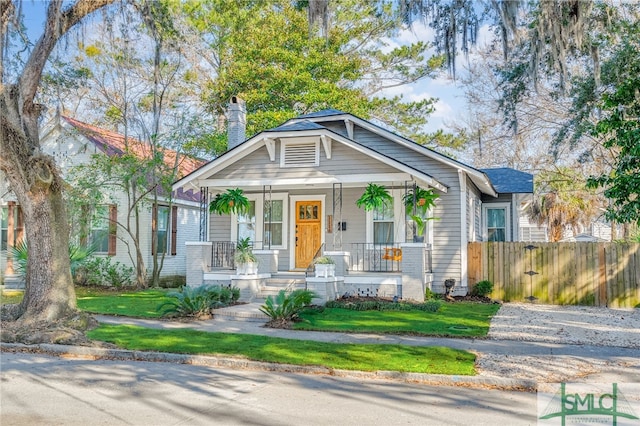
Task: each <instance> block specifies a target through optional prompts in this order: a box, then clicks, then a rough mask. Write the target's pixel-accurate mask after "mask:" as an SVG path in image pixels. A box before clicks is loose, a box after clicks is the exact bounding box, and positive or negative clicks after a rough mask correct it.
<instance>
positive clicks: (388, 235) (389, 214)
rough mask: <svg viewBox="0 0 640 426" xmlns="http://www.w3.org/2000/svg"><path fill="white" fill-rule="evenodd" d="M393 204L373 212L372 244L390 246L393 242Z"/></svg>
mask: <svg viewBox="0 0 640 426" xmlns="http://www.w3.org/2000/svg"><path fill="white" fill-rule="evenodd" d="M393 210H394V209H393V203H389V205H386V206H384V207H382V208H380V209H374V210H373V243H374V244H390V243H393V242H394V235H395V234H394V214H393Z"/></svg>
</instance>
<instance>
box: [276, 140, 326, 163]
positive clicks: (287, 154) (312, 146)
mask: <svg viewBox="0 0 640 426" xmlns="http://www.w3.org/2000/svg"><path fill="white" fill-rule="evenodd" d="M319 148H320V145H319V142H318V141H317V140H316V141H307V142H300V141H295V142H293V141H292V142H284V141H283V142H282V155H281V156H280V167H314V166H318V165H319V164H320V149H319Z"/></svg>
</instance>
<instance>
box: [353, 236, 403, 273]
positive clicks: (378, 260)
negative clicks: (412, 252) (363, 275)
mask: <svg viewBox="0 0 640 426" xmlns="http://www.w3.org/2000/svg"><path fill="white" fill-rule="evenodd" d="M349 270H350V271H354V272H401V271H402V249H401V248H400V244H399V243H391V244H373V243H352V244H351V261H350V265H349Z"/></svg>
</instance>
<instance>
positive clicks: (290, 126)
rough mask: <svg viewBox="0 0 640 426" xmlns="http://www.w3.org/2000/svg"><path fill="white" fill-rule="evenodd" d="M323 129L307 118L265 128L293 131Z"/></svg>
mask: <svg viewBox="0 0 640 426" xmlns="http://www.w3.org/2000/svg"><path fill="white" fill-rule="evenodd" d="M319 129H325V127H324V126H321V125H319V124H316V123H314V122H312V121H309V120H303V121H297V122H295V123H289V122H286V123H284V124H282V125H280V126H278V127H274V128H273V129H269V130H267V132H292V131H293V132H295V131H303V130H319Z"/></svg>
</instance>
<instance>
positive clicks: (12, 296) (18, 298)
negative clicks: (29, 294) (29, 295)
mask: <svg viewBox="0 0 640 426" xmlns="http://www.w3.org/2000/svg"><path fill="white" fill-rule="evenodd" d="M23 296H24V292H23V291H20V290H2V291H1V292H0V304H2V305H4V304H10V303H20V302H22V297H23Z"/></svg>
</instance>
